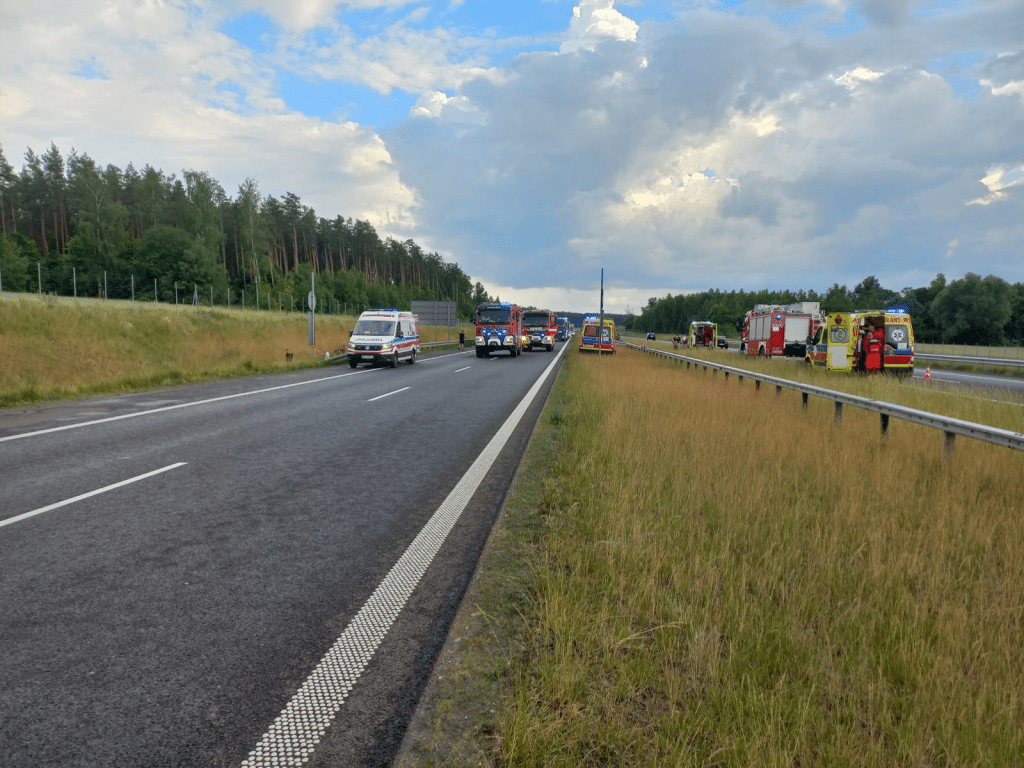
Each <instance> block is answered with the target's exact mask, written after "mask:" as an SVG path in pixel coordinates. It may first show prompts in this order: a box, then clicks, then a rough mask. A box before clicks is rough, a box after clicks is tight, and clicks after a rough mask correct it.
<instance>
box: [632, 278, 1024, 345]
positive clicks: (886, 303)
mask: <svg viewBox="0 0 1024 768" xmlns="http://www.w3.org/2000/svg"><path fill="white" fill-rule="evenodd" d="M799 301H817V302H819V303H820V304H821V309H822V311H824V312H826V313H828V312H843V311H850V310H852V309H888V308H891V307H902V308H904V309H905V310H906V311H907V312H909V313H910V315H911V317H912V319H913V323H914V336H915V338H916V340H917V341H919V342H922V343H930V344H981V345H985V346H988V345H991V346H1006V345H1014V346H1017V345H1020V344H1021V343H1022V342H1024V284H1022V283H1014V284H1012V285H1011V284H1010V283H1008V282H1007V281H1005V280H1003V279H1002V278H999V277H995V276H993V275H988V276H987V277H981V276H980V275H976V274H974V273H972V272H968V273H967V274H966V275H965V276H964V277H963V278H961V279H959V280H952V281H948V282H947V280H946V277H945V275H943V274H942V273H939V274H938V275H936V276H935V279H934V280H932V281H931V283H930V284H929V285H928V286H927V287H923V288H904V289H903V290H901V291H898V292H897V291H894V290H891V289H889V288H885V287H883V286H882V285H881V284H880V283H879V281H878V279H877V278H876V277H874V276H870V277H866V278H865V279H864V280H863V281H862V282H860V283H859V284H857V285H856V286H855V287H854V288H853V289H852V290H850V289H849V288H847V287H846V286H845V285H839V284H838V283H835V284H833V286H832V287H831V288H829V289H828V290H827V291H826V292H825V293H818V292H816V291H813V290H799V291H795V292H794V291H789V290H785V291H767V290H763V291H729V292H725V291H719V290H711V291H703V292H701V293H692V294H686V295H679V296H672V295H671V294H669V295H668V296H666V297H665V298H663V299H658V298H651V299H650V300H649V301H648V303H647V306H646V307H644V309H643V310H641V312H640V314H639V315H636V314H632V313H631V314H629V315H627V318H626V327H627V328H630V329H634V330H638V331H639V330H647V331H656V332H660V333H686V332H687V331H688V329H689V327H690V321H691V320H711V321H712V322H715V323H718V326H719V329H720V332H721V333H722V334H723V335H725V334H728V333H731V332H733V330H735V332H736V333H737V334H738V333H739V332H740V330H741V329H742V326H743V318H744V315H745V314H746V313H747V311H749V310H751V309H753V308H754V305H755V304H794V303H796V302H799Z"/></svg>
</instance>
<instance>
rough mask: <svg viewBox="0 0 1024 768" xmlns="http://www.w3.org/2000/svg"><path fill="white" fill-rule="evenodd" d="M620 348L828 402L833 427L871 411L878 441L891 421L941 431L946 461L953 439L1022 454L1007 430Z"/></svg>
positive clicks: (1023, 446)
mask: <svg viewBox="0 0 1024 768" xmlns="http://www.w3.org/2000/svg"><path fill="white" fill-rule="evenodd" d="M621 344H622V346H626V347H631V348H633V349H637V350H640V351H641V352H644V353H647V354H654V355H658V356H660V357H667V358H669V359H671V360H677V361H679V362H681V363H682V362H685V363H686V367H687V368H689V367H690V365H691V364H692V365H694V367H697V366H703V368H704V370H705V371H706V370H708V369H709V368H710V369H711V370H712V375H713V376H714V375H717V373H718V371H722V372H724V373H725V377H726V379H728V377H729V374H730V373H732V374H735V375H736V377H737V378H738V379H739V380H740V381H741V382H742V381H743V380H744V379H753V380H754V388H755V389H758V390H760V389H761V382H764V383H766V384H774V385H775V394H776V395H781V394H782V390H783V389H792V390H795V391H797V392H800V393H801V395H802V401H803V402H802V407H803V408H806V407H807V400H808V397H809V396H810V395H814V396H815V397H820V398H823V399H826V400H831V401H832V402H834V403H835V423H836V424H839V423H840V422H841V421H842V418H843V406H844V405H849V406H852V407H854V408H863V409H864V410H868V411H873V412H875V413H877V414H879V419H880V422H881V424H880V426H881V431H882V437H885V436H886V435H887V434H888V432H889V419H890V418H893V417H895V418H897V419H902V420H904V421H909V422H912V423H914V424H920V425H922V426H925V427H931V428H933V429H941V430H942V433H943V443H942V453H943V456H944V457H945V458H947V459H948V458H949V457H950V456H951V455H952V453H953V447H954V445H955V444H956V436H957V435H962V436H963V437H971V438H974V439H975V440H983V441H985V442H988V443H995V444H996V445H1001V446H1003V447H1005V448H1012V449H1014V450H1016V451H1024V434H1021V433H1020V432H1012V431H1010V430H1008V429H1000V428H999V427H990V426H988V425H986V424H978V423H976V422H973V421H964V420H963V419H955V418H953V417H952V416H942V415H940V414H937V413H931V412H929V411H921V410H918V409H917V408H911V407H909V406H906V405H897V404H896V403H889V402H885V401H884V400H872V399H871V398H869V397H860V396H859V395H850V394H847V393H846V392H837V391H836V390H833V389H825V388H824V387H816V386H814V385H813V384H803V383H801V382H799V381H791V380H790V379H781V378H778V377H777V376H766V375H765V374H762V373H756V372H754V371H748V370H746V369H743V368H734V367H733V366H729V365H722V364H720V363H714V362H710V361H708V360H702V359H699V358H695V357H687V356H686V355H679V354H676V353H673V352H668V351H664V350H660V349H655V348H653V347H648V346H646V345H641V344H633V343H631V342H628V341H625V342H621Z"/></svg>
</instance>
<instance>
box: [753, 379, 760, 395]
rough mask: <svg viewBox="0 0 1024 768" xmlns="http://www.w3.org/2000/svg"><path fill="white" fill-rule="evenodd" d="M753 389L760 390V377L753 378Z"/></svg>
mask: <svg viewBox="0 0 1024 768" xmlns="http://www.w3.org/2000/svg"><path fill="white" fill-rule="evenodd" d="M754 391H755V392H760V391H761V380H760V379H754Z"/></svg>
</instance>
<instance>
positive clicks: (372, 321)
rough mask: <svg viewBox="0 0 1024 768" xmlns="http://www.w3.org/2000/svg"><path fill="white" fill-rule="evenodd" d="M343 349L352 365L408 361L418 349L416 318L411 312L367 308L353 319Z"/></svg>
mask: <svg viewBox="0 0 1024 768" xmlns="http://www.w3.org/2000/svg"><path fill="white" fill-rule="evenodd" d="M347 351H348V364H349V365H350V366H352V367H353V368H355V367H356V366H358V365H359V364H360V363H371V364H373V365H379V364H381V363H387V364H388V365H390V366H391V367H392V368H394V367H396V366H397V365H398V361H399V360H406V361H407V362H408V363H409V364H410V365H412V364H413V363H415V362H416V355H418V354H419V352H420V328H419V320H418V319H417V317H416V315H414V314H413V313H412V312H400V311H399V310H397V309H368V310H366V311H365V312H363V313H362V314H361V315H359V319H358V320H356V325H355V327H354V328H353V329H352V333H351V334H350V335H349V338H348V350H347Z"/></svg>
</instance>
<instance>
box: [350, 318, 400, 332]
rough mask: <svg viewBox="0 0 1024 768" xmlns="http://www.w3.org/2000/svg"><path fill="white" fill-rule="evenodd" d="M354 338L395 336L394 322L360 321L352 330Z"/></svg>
mask: <svg viewBox="0 0 1024 768" xmlns="http://www.w3.org/2000/svg"><path fill="white" fill-rule="evenodd" d="M352 335H353V336H394V335H395V321H394V320H360V321H359V322H357V323H356V327H355V328H354V329H353V330H352Z"/></svg>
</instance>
